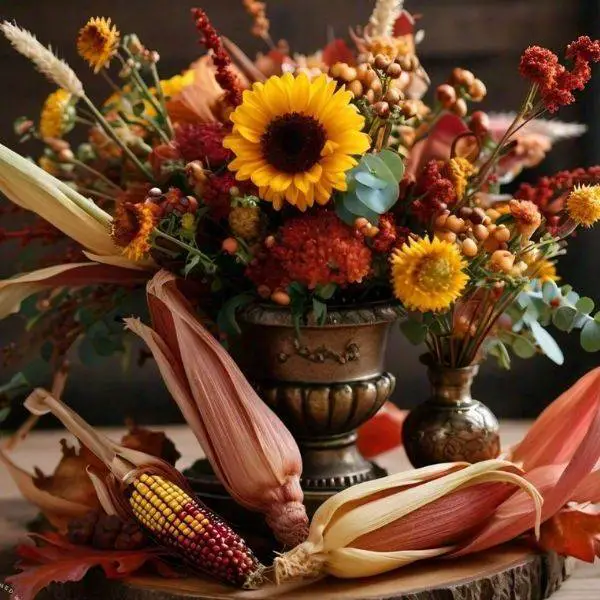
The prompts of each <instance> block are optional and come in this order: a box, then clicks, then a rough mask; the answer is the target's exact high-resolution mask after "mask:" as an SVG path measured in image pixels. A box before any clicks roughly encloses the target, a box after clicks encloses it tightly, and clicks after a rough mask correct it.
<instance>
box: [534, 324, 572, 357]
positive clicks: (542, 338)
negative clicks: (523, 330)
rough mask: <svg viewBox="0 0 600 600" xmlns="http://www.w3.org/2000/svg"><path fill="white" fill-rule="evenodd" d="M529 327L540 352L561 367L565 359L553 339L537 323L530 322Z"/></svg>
mask: <svg viewBox="0 0 600 600" xmlns="http://www.w3.org/2000/svg"><path fill="white" fill-rule="evenodd" d="M529 327H531V333H532V334H533V337H534V339H535V341H536V344H537V345H538V346H539V347H540V349H541V351H542V352H543V353H544V354H545V355H546V356H547V357H548V358H549V359H550V360H551V361H553V362H555V363H556V364H557V365H562V364H563V363H564V362H565V357H564V356H563V353H562V350H561V349H560V347H559V346H558V344H557V343H556V341H555V340H554V338H553V337H552V336H551V335H550V334H549V333H548V332H547V331H546V330H545V329H544V328H543V327H542V326H541V325H540V324H539V323H538V322H537V321H531V322H530V323H529Z"/></svg>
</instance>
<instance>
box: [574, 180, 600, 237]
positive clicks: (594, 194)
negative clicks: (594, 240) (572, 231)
mask: <svg viewBox="0 0 600 600" xmlns="http://www.w3.org/2000/svg"><path fill="white" fill-rule="evenodd" d="M567 212H568V213H569V217H571V219H573V221H575V223H577V225H583V226H584V227H591V226H592V225H593V224H594V223H596V222H597V221H599V220H600V185H578V186H575V188H574V189H573V191H572V192H571V193H570V194H569V197H568V198H567Z"/></svg>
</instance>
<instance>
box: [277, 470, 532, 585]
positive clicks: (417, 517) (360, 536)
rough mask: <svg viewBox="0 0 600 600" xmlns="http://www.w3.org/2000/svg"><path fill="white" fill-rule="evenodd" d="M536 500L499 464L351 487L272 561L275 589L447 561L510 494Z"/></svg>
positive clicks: (407, 475) (422, 473)
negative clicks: (302, 581)
mask: <svg viewBox="0 0 600 600" xmlns="http://www.w3.org/2000/svg"><path fill="white" fill-rule="evenodd" d="M515 488H516V489H522V490H523V491H524V492H525V493H526V494H528V495H529V508H530V509H532V507H533V512H534V514H535V515H536V516H537V520H538V523H539V518H540V515H541V497H540V494H539V493H538V492H537V490H536V489H535V487H534V486H533V485H531V484H530V483H528V482H527V481H526V480H525V479H523V477H522V474H521V472H520V470H519V468H518V467H516V466H515V465H514V464H512V463H510V462H508V461H503V460H489V461H485V462H481V463H478V464H475V465H468V464H466V463H448V464H442V465H435V466H432V467H425V468H423V469H418V470H411V471H406V472H403V473H399V474H396V475H390V476H388V477H384V478H382V479H378V480H375V481H369V482H366V483H362V484H358V485H355V486H352V487H350V488H348V489H346V490H344V491H342V492H340V493H338V494H336V495H335V496H333V497H331V498H329V500H327V501H326V502H325V503H324V504H322V505H321V506H320V507H319V509H318V510H317V512H316V513H315V515H314V517H313V520H312V522H311V525H310V531H309V535H308V539H307V540H306V541H305V542H304V543H303V544H300V545H299V546H297V547H296V548H294V549H293V550H290V551H289V552H287V553H285V554H283V555H282V556H280V557H279V558H277V559H276V560H275V574H276V578H277V580H278V581H279V582H283V581H286V580H289V579H295V578H298V577H308V578H311V577H318V576H322V575H325V574H329V575H334V576H335V577H341V578H350V577H368V576H372V575H378V574H380V573H385V572H386V571H391V570H393V569H397V568H399V567H402V566H404V565H407V564H410V563H411V562H414V561H417V560H422V559H425V558H433V557H436V556H441V555H442V554H447V553H448V552H451V551H452V550H453V549H455V548H456V547H457V546H458V545H459V544H460V543H461V541H462V540H464V538H465V536H466V535H468V534H469V532H472V531H473V530H476V529H477V528H480V527H481V526H482V525H483V524H484V523H485V521H486V520H487V519H489V515H490V514H491V513H492V512H493V511H494V510H495V509H496V508H497V506H499V505H500V504H501V503H502V502H504V501H505V500H506V499H507V498H508V497H509V496H510V495H512V494H513V493H514V490H515Z"/></svg>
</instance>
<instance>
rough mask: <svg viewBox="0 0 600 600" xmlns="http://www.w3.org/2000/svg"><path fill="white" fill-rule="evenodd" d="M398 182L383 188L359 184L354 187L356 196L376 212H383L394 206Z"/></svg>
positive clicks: (397, 192)
mask: <svg viewBox="0 0 600 600" xmlns="http://www.w3.org/2000/svg"><path fill="white" fill-rule="evenodd" d="M398 194H399V188H398V184H397V183H394V184H393V185H388V186H386V187H385V188H383V189H377V190H374V189H371V188H367V187H364V186H359V187H358V188H357V189H356V196H357V198H358V199H359V200H360V201H361V202H362V203H363V204H364V205H365V206H367V207H368V208H369V209H370V210H372V211H373V212H376V213H377V214H380V215H382V214H384V213H386V212H388V211H389V210H390V208H392V206H394V204H395V203H396V201H397V200H398Z"/></svg>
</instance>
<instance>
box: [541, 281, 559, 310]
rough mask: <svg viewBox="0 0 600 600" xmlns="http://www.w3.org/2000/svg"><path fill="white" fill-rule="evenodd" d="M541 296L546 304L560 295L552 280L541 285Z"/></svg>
mask: <svg viewBox="0 0 600 600" xmlns="http://www.w3.org/2000/svg"><path fill="white" fill-rule="evenodd" d="M542 296H543V298H544V302H545V303H546V304H550V302H552V300H554V299H555V298H557V297H560V290H559V289H558V286H557V285H556V282H554V281H546V282H545V283H544V285H543V286H542Z"/></svg>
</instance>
